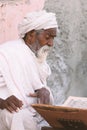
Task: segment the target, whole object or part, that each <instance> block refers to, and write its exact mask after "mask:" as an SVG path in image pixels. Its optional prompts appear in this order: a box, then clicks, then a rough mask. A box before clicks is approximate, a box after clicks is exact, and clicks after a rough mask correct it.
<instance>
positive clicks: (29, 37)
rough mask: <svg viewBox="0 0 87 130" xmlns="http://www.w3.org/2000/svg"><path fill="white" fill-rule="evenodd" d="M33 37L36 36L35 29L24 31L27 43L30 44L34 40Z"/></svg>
mask: <svg viewBox="0 0 87 130" xmlns="http://www.w3.org/2000/svg"><path fill="white" fill-rule="evenodd" d="M35 38H36V31H35V30H32V31H30V32H28V33H26V35H25V37H24V41H25V42H27V43H29V44H32V43H33V42H34V41H35Z"/></svg>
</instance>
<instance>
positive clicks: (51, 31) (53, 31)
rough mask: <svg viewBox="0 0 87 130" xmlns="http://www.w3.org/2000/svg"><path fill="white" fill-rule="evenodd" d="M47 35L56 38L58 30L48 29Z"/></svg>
mask: <svg viewBox="0 0 87 130" xmlns="http://www.w3.org/2000/svg"><path fill="white" fill-rule="evenodd" d="M44 32H45V34H48V35H50V36H52V37H56V35H57V28H50V29H46V30H44Z"/></svg>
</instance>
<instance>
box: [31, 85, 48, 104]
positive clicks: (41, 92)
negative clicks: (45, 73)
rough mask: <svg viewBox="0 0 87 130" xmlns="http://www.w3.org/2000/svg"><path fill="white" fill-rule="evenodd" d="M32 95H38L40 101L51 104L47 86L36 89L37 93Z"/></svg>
mask: <svg viewBox="0 0 87 130" xmlns="http://www.w3.org/2000/svg"><path fill="white" fill-rule="evenodd" d="M29 96H31V97H37V98H38V103H41V104H49V103H50V92H49V91H48V89H46V88H44V87H43V88H41V89H38V90H36V92H35V93H33V94H30V95H29Z"/></svg>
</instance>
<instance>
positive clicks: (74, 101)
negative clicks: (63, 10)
mask: <svg viewBox="0 0 87 130" xmlns="http://www.w3.org/2000/svg"><path fill="white" fill-rule="evenodd" d="M62 106H68V107H73V108H74V107H75V108H82V109H87V98H84V97H74V96H70V97H69V98H68V99H67V100H66V101H65V103H64V104H63V105H62Z"/></svg>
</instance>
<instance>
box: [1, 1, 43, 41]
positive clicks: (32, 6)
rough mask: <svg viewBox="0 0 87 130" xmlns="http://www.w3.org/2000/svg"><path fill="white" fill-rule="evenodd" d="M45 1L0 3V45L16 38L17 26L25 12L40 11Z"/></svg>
mask: <svg viewBox="0 0 87 130" xmlns="http://www.w3.org/2000/svg"><path fill="white" fill-rule="evenodd" d="M44 2H45V0H29V2H28V1H27V2H26V0H21V1H18V2H17V1H15V2H11V3H10V2H9V3H5V2H4V3H0V43H3V42H5V41H8V40H14V39H16V38H18V31H17V25H18V23H19V22H20V21H21V20H22V18H23V17H24V16H25V14H26V13H27V12H31V11H33V10H41V9H43V7H44Z"/></svg>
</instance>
